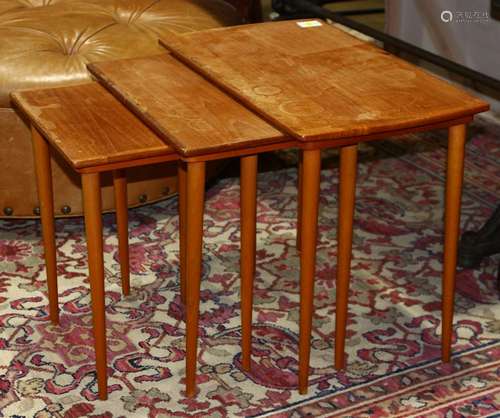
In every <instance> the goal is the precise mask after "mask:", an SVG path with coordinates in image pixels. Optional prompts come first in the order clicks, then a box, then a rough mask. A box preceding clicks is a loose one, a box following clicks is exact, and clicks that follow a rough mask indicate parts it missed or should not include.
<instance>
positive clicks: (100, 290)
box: [12, 83, 178, 399]
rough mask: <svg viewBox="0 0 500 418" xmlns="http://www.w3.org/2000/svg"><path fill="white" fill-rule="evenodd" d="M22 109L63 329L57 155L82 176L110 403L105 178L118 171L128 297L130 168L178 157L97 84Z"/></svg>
mask: <svg viewBox="0 0 500 418" xmlns="http://www.w3.org/2000/svg"><path fill="white" fill-rule="evenodd" d="M12 98H13V100H14V102H15V104H16V105H17V106H18V107H19V108H20V109H21V110H22V112H23V113H24V114H25V115H26V116H27V118H28V119H29V121H30V123H31V125H32V140H33V150H34V156H35V169H36V179H37V186H38V196H39V200H40V215H41V220H42V234H43V244H44V252H45V264H46V269H47V286H48V291H49V311H50V319H51V321H52V322H53V323H54V324H58V323H59V308H58V292H57V264H56V242H55V233H54V203H53V202H54V199H53V189H52V172H51V164H50V153H51V151H52V153H57V154H59V155H61V156H62V157H63V158H64V159H65V160H66V162H67V163H68V164H69V166H70V167H71V168H72V169H73V170H74V171H76V172H77V173H79V174H80V175H81V179H82V189H83V208H84V216H85V229H86V234H87V247H88V248H87V250H88V264H89V279H90V291H91V299H92V302H91V303H92V314H93V322H94V345H95V355H96V369H97V383H98V394H99V398H100V399H106V398H107V373H106V369H107V362H106V316H105V308H106V306H105V293H104V262H103V247H102V245H103V243H102V217H101V216H102V215H101V185H100V175H101V173H104V172H108V171H111V172H112V173H113V184H114V190H115V206H116V217H117V229H118V240H119V256H120V269H121V275H122V287H123V293H124V294H128V293H129V292H130V283H129V256H128V214H127V210H128V208H127V179H126V173H125V170H126V169H127V168H130V167H138V166H144V165H148V164H156V163H160V162H167V161H175V160H177V159H178V156H177V154H176V153H175V152H174V150H173V149H172V148H171V147H169V146H168V145H166V144H165V143H164V142H163V141H162V140H161V139H160V138H158V137H157V136H156V135H155V134H154V133H153V132H152V131H151V130H150V129H148V128H147V127H146V126H144V124H143V123H141V122H140V121H139V120H138V119H137V118H136V117H135V116H134V115H133V114H132V113H131V112H129V111H128V110H127V109H125V108H124V107H123V106H122V105H121V104H120V103H119V102H118V100H116V99H115V98H114V97H113V96H112V95H111V94H109V93H108V92H107V91H106V90H105V89H104V88H103V87H101V86H100V85H99V84H97V83H86V84H81V85H75V86H71V87H60V88H47V89H40V90H28V91H21V92H16V93H13V94H12Z"/></svg>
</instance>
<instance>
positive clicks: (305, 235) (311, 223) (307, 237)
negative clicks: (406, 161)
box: [299, 150, 321, 394]
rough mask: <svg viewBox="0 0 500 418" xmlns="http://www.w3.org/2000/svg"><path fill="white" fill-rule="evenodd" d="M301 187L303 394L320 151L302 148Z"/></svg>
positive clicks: (311, 310) (306, 363) (314, 254)
mask: <svg viewBox="0 0 500 418" xmlns="http://www.w3.org/2000/svg"><path fill="white" fill-rule="evenodd" d="M302 170H303V178H302V187H303V190H307V193H302V195H301V201H302V203H301V206H302V221H301V225H300V226H301V231H302V232H301V254H300V335H299V391H300V393H301V394H306V393H307V386H308V378H309V356H310V352H311V327H312V315H313V297H314V275H315V271H316V244H317V228H318V205H319V185H320V172H321V151H320V150H304V151H303V162H302Z"/></svg>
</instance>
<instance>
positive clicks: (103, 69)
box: [88, 54, 285, 157]
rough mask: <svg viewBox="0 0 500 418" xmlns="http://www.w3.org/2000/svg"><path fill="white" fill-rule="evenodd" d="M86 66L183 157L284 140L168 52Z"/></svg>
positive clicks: (276, 131) (270, 127)
mask: <svg viewBox="0 0 500 418" xmlns="http://www.w3.org/2000/svg"><path fill="white" fill-rule="evenodd" d="M88 68H89V70H90V72H91V73H93V74H94V75H95V76H96V77H97V79H98V80H99V81H100V82H101V83H102V84H103V85H104V86H106V88H108V89H109V90H110V91H111V92H112V93H113V94H114V95H115V96H116V97H118V98H119V99H120V101H122V102H123V103H125V105H126V106H127V107H128V108H129V109H130V110H131V111H132V112H134V113H135V114H136V115H137V116H138V117H139V118H141V119H142V120H143V121H144V123H146V124H147V125H148V126H150V127H151V129H153V130H154V131H155V132H156V133H157V134H158V135H159V136H160V137H162V138H164V139H165V140H166V141H167V142H168V143H169V144H171V145H172V146H173V147H174V148H175V149H176V151H178V152H179V153H180V154H181V155H183V156H186V157H188V156H199V155H205V154H211V153H216V152H219V151H228V150H237V149H242V148H248V147H254V146H260V145H265V144H270V143H276V142H281V141H283V140H284V139H285V136H284V135H283V134H282V133H281V132H279V131H278V130H276V129H275V128H273V127H272V126H270V125H269V124H268V123H267V122H265V121H264V120H262V119H261V118H260V117H259V116H256V115H255V114H254V113H253V112H251V111H250V110H248V109H247V108H245V106H242V105H241V104H239V103H237V102H236V101H235V100H234V99H232V98H231V97H229V96H228V95H227V94H225V93H224V92H222V91H221V90H220V89H218V88H217V87H215V86H214V85H213V84H212V83H210V82H209V81H207V80H205V79H204V78H203V77H201V76H200V75H199V74H197V73H196V72H194V71H192V70H190V69H189V68H188V67H186V66H185V65H184V64H182V63H181V62H179V61H178V60H176V59H175V58H173V57H172V56H170V55H169V54H163V55H158V56H154V57H146V58H136V59H125V60H119V61H110V62H99V63H93V64H90V65H89V66H88Z"/></svg>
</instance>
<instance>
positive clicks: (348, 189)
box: [335, 145, 358, 370]
mask: <svg viewBox="0 0 500 418" xmlns="http://www.w3.org/2000/svg"><path fill="white" fill-rule="evenodd" d="M357 155H358V146H357V145H349V146H346V147H342V148H340V178H339V208H338V231H337V283H336V288H337V291H336V315H335V368H336V369H337V370H340V369H343V368H344V367H345V354H344V350H345V333H346V324H347V313H348V302H349V279H350V275H351V255H352V224H353V218H354V203H355V199H356V164H357Z"/></svg>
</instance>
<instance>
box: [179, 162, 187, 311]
mask: <svg viewBox="0 0 500 418" xmlns="http://www.w3.org/2000/svg"><path fill="white" fill-rule="evenodd" d="M186 177H187V173H186V163H185V162H183V161H179V162H178V164H177V193H178V199H179V200H178V202H179V203H178V205H179V209H178V210H179V281H180V285H181V301H182V303H184V306H186V191H187V190H186Z"/></svg>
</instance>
